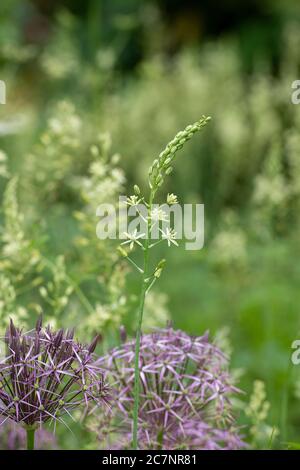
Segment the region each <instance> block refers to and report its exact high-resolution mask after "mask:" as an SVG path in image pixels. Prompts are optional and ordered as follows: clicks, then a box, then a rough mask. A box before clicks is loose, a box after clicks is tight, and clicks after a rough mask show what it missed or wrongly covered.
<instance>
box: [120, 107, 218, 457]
mask: <svg viewBox="0 0 300 470" xmlns="http://www.w3.org/2000/svg"><path fill="white" fill-rule="evenodd" d="M209 120H210V118H209V117H205V116H202V118H201V119H200V120H199V121H197V122H195V123H194V124H192V125H189V126H187V127H186V128H185V130H184V131H181V132H178V134H176V136H175V137H174V139H173V140H172V141H171V142H169V143H168V145H167V146H166V148H165V149H164V150H163V151H162V152H161V153H160V155H159V157H158V158H157V159H156V160H154V162H153V164H152V166H151V167H150V169H149V187H150V195H149V199H148V202H146V201H145V199H144V198H143V197H141V195H140V189H139V188H138V187H137V186H136V185H135V193H136V195H135V196H131V197H130V198H129V199H128V201H129V202H128V203H129V204H131V205H132V204H136V203H137V201H141V200H144V201H145V202H146V205H147V208H148V216H147V233H146V237H145V240H144V243H142V239H140V240H133V239H132V238H130V236H129V237H128V238H129V241H130V247H131V248H133V245H134V243H137V244H138V245H140V247H141V248H142V250H143V252H144V260H143V269H141V268H139V267H137V268H138V271H139V272H141V275H142V279H141V289H140V296H139V299H140V300H139V307H138V313H137V329H136V340H135V368H134V377H135V380H134V405H133V436H132V448H133V449H138V414H139V396H140V383H139V354H140V341H141V329H142V322H143V313H144V306H145V298H146V295H147V293H148V292H149V290H150V288H151V287H152V286H153V284H154V283H155V281H156V280H157V279H158V277H159V275H160V274H161V271H162V266H160V267H159V266H157V267H156V268H155V270H154V272H153V273H151V272H150V254H149V251H150V249H151V248H153V247H154V246H155V245H156V244H157V243H154V244H151V243H150V241H151V230H152V228H153V223H154V224H155V223H156V222H158V220H153V219H154V218H155V217H156V216H157V214H158V213H159V212H157V211H156V212H155V214H154V213H153V210H152V209H153V204H154V199H155V195H156V193H157V191H158V189H159V188H160V187H161V186H162V185H163V182H164V178H165V176H168V175H169V174H171V172H172V170H173V168H172V163H173V160H174V158H175V155H176V153H177V151H178V150H180V149H181V148H182V147H183V145H184V144H185V143H186V142H187V141H188V140H189V139H191V137H192V136H193V135H194V134H195V133H196V132H197V131H199V130H200V129H202V128H203V127H204V126H205V125H206V124H207V123H208V121H209ZM170 196H171V197H170ZM168 201H169V202H171V203H174V202H175V201H176V202H177V198H176V196H175V195H174V194H172V195H168V197H167V202H168ZM175 237H176V234H175V233H174V231H170V230H169V231H168V232H166V233H163V239H165V240H166V241H167V243H168V246H170V245H171V244H174V245H177V242H176V241H175ZM125 243H127V242H125ZM125 256H126V257H127V259H128V260H129V261H130V262H131V263H132V264H133V265H135V266H136V264H135V263H134V262H132V260H131V259H130V258H129V257H128V254H127V253H125ZM158 273H159V275H158Z"/></svg>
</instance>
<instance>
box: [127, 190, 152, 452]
mask: <svg viewBox="0 0 300 470" xmlns="http://www.w3.org/2000/svg"><path fill="white" fill-rule="evenodd" d="M153 198H154V193H153V191H151V193H150V199H149V208H148V226H147V237H146V240H145V245H144V270H143V276H142V285H141V293H140V303H139V308H138V318H137V330H136V339H135V358H134V392H133V396H134V404H133V436H132V448H133V449H134V450H136V449H138V417H139V403H140V371H139V358H140V347H141V333H142V323H143V313H144V306H145V298H146V292H147V288H148V270H149V243H150V237H151V210H152V204H153Z"/></svg>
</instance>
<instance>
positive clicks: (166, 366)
mask: <svg viewBox="0 0 300 470" xmlns="http://www.w3.org/2000/svg"><path fill="white" fill-rule="evenodd" d="M134 344H135V343H134V341H132V342H128V343H126V344H124V345H122V346H121V347H119V348H116V349H114V350H113V351H112V352H111V353H110V354H109V355H107V356H106V357H104V358H102V359H100V360H99V361H98V362H97V363H98V364H99V365H101V367H102V368H104V369H106V370H108V371H110V375H111V377H112V378H113V382H114V387H115V389H116V391H117V396H116V405H117V406H115V407H113V409H112V413H111V414H110V415H106V417H105V419H106V421H107V422H106V426H103V421H105V420H104V418H103V417H101V418H100V421H101V423H102V424H101V427H100V428H99V427H98V430H99V431H100V432H99V437H100V439H102V438H103V437H104V436H103V433H104V432H105V433H106V437H107V436H110V440H109V442H108V445H109V446H111V447H114V446H115V443H114V442H112V440H111V436H114V435H116V433H118V434H119V436H120V435H121V436H123V440H122V444H121V446H122V447H123V448H126V447H127V446H129V445H130V440H131V429H130V427H131V422H132V410H133V389H134ZM139 369H140V383H141V386H140V389H141V395H140V409H139V431H138V434H139V436H138V437H139V447H140V448H142V449H151V448H152V449H157V448H164V449H178V448H188V449H189V448H191V449H219V448H220V449H238V448H241V447H243V443H242V441H241V440H240V438H239V436H238V432H237V430H236V426H235V420H234V418H233V416H232V406H231V402H230V396H231V395H232V394H234V393H237V392H238V390H237V389H236V388H235V387H234V386H233V385H232V381H231V378H230V376H229V374H228V372H227V360H226V358H225V356H224V355H223V354H222V353H221V351H220V350H219V349H218V348H217V347H215V346H214V345H213V344H211V343H210V342H209V341H208V335H207V334H205V335H204V336H201V337H191V336H189V335H187V334H186V333H184V332H182V331H174V330H173V329H172V328H167V329H164V330H157V331H155V332H154V333H153V334H148V335H144V336H143V337H142V341H141V350H140V364H139ZM100 421H99V422H100ZM120 423H121V424H120ZM108 429H109V432H108V431H107V430H108ZM119 436H118V440H119V442H121V441H120V437H119ZM124 436H125V437H124Z"/></svg>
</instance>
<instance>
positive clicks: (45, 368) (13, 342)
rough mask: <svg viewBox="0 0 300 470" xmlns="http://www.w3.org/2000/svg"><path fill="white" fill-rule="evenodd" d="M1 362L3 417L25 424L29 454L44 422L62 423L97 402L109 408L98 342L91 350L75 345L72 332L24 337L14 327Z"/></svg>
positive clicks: (39, 325)
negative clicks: (97, 360) (97, 358)
mask: <svg viewBox="0 0 300 470" xmlns="http://www.w3.org/2000/svg"><path fill="white" fill-rule="evenodd" d="M4 342H5V346H6V351H5V355H4V357H3V358H2V359H1V361H0V417H1V418H4V419H3V420H2V421H1V425H3V424H4V423H5V422H6V421H7V420H13V421H15V422H16V423H19V424H23V426H24V427H25V429H26V432H27V443H28V449H33V448H34V433H35V430H36V429H37V428H38V427H39V426H40V427H41V426H42V424H44V423H45V422H48V421H50V422H53V423H54V426H55V425H56V423H57V422H62V423H64V424H65V422H64V421H63V418H62V416H63V415H64V414H67V415H69V416H71V411H72V410H73V409H75V408H78V407H79V406H81V405H85V406H87V405H88V404H89V403H90V402H93V403H94V405H95V406H96V407H98V406H102V405H104V406H106V405H107V402H108V398H109V397H108V388H107V385H106V382H105V378H104V375H103V372H102V370H101V369H100V368H99V366H97V365H96V364H95V357H94V350H95V348H96V345H97V342H98V337H96V338H95V339H94V340H93V341H92V343H91V344H90V345H89V346H84V345H81V344H79V343H77V342H76V341H75V340H74V331H66V332H65V331H64V330H59V331H57V332H54V331H52V330H51V328H50V327H46V328H42V320H41V318H39V320H38V321H37V324H36V327H35V329H34V330H33V331H31V332H29V333H23V332H22V330H19V329H18V328H16V327H15V325H14V324H13V322H12V321H11V322H10V326H9V328H8V329H7V331H6V334H5V338H4Z"/></svg>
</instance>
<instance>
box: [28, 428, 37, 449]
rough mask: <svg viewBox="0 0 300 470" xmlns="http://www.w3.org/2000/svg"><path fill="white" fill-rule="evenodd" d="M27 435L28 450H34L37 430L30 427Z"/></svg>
mask: <svg viewBox="0 0 300 470" xmlns="http://www.w3.org/2000/svg"><path fill="white" fill-rule="evenodd" d="M26 434H27V450H34V434H35V429H34V428H32V427H28V428H27V429H26Z"/></svg>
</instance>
